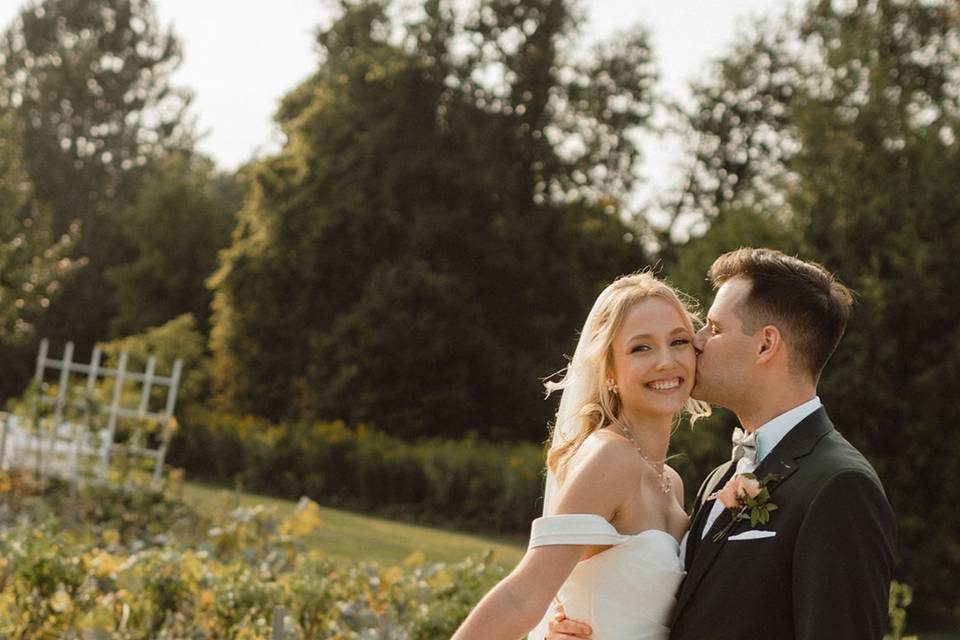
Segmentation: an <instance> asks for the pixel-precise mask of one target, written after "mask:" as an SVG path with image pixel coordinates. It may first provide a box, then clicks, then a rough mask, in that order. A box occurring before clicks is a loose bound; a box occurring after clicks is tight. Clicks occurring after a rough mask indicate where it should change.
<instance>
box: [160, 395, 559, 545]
mask: <svg viewBox="0 0 960 640" xmlns="http://www.w3.org/2000/svg"><path fill="white" fill-rule="evenodd" d="M181 425H182V426H181V429H180V430H179V431H178V433H177V435H176V439H175V440H174V442H173V444H172V446H171V452H170V460H171V462H172V463H173V464H177V465H182V466H183V467H184V468H185V469H186V470H187V472H188V473H189V474H190V475H191V476H193V477H196V478H201V479H203V480H206V481H211V482H216V483H222V484H232V483H234V482H238V481H239V482H241V483H242V485H243V487H244V488H245V489H248V490H251V491H256V492H262V493H267V494H270V495H275V496H278V497H285V498H292V499H296V498H297V497H299V496H301V495H307V496H310V497H311V498H313V499H314V500H317V501H319V502H322V503H326V504H330V505H334V506H341V507H346V508H351V509H358V510H364V511H376V512H378V513H382V514H387V515H392V516H396V517H405V518H410V519H417V520H421V521H428V522H435V523H441V524H457V525H460V526H470V527H479V528H483V529H487V530H495V531H504V532H506V531H512V532H523V533H526V532H527V531H528V529H529V526H530V521H531V520H533V519H534V518H535V517H536V516H538V515H539V511H540V503H539V498H540V496H541V494H542V489H543V479H542V473H541V472H542V469H543V463H544V457H543V450H542V449H541V448H540V447H537V446H536V445H532V444H528V443H510V444H503V443H488V442H482V441H480V440H478V439H476V438H467V439H464V440H460V441H454V440H442V439H432V440H421V441H418V442H416V443H411V442H408V441H406V440H401V439H399V438H394V437H391V436H389V435H387V434H385V433H382V432H380V431H376V430H373V429H369V428H366V427H363V426H360V427H358V428H356V429H352V428H349V427H347V426H346V425H344V424H343V423H342V422H333V423H315V424H311V425H305V424H295V423H284V424H271V423H269V422H268V421H266V420H263V419H260V418H254V417H250V416H236V415H231V414H226V413H217V412H213V411H207V410H203V409H189V410H188V411H186V412H185V414H184V416H182V420H181Z"/></svg>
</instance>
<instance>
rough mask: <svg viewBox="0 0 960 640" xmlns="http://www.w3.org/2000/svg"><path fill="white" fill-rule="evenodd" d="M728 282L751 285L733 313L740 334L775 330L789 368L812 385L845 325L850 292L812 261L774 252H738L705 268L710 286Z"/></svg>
mask: <svg viewBox="0 0 960 640" xmlns="http://www.w3.org/2000/svg"><path fill="white" fill-rule="evenodd" d="M732 278H743V279H745V280H747V281H749V282H750V284H751V287H750V293H749V294H748V295H747V297H746V298H745V299H744V300H743V301H742V302H741V303H740V307H739V309H737V313H738V315H739V317H740V319H741V321H742V322H743V331H744V333H746V334H748V335H752V334H754V333H755V332H756V331H757V330H758V329H760V327H762V326H764V325H774V326H776V327H777V328H778V329H779V330H780V333H781V334H782V335H783V339H784V342H785V343H786V345H787V351H788V353H789V354H790V362H791V368H793V367H796V369H797V370H799V371H802V372H804V373H806V374H807V375H810V376H811V377H812V379H813V381H814V382H816V381H817V380H818V379H819V378H820V372H821V371H823V367H824V365H826V364H827V360H829V359H830V356H831V355H832V354H833V351H834V349H836V348H837V344H838V343H839V342H840V338H841V337H842V336H843V331H844V329H845V328H846V326H847V319H848V318H849V317H850V309H851V307H852V306H853V296H851V295H850V290H849V289H847V288H846V287H845V286H843V285H842V284H841V283H839V282H837V280H836V279H835V278H834V277H833V276H832V275H831V274H830V272H828V271H827V270H826V269H824V268H823V267H822V266H821V265H819V264H817V263H816V262H805V261H803V260H800V259H799V258H795V257H793V256H788V255H786V254H784V253H781V252H779V251H776V250H774V249H737V250H736V251H730V252H729V253H725V254H723V255H722V256H720V257H719V258H717V259H716V260H715V261H714V262H713V265H711V267H710V281H711V282H712V283H713V286H714V288H715V289H716V288H719V287H720V285H722V284H723V283H724V282H726V281H728V280H730V279H732Z"/></svg>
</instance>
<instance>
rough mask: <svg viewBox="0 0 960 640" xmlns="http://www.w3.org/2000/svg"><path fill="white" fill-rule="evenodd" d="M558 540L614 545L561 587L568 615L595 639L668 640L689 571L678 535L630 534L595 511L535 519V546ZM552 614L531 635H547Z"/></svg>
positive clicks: (535, 638)
mask: <svg viewBox="0 0 960 640" xmlns="http://www.w3.org/2000/svg"><path fill="white" fill-rule="evenodd" d="M556 544H602V545H606V544H609V545H613V546H612V547H611V548H609V549H607V550H605V551H602V552H600V553H598V554H597V555H595V556H592V557H590V558H588V559H586V560H582V561H580V562H579V563H577V566H576V567H575V568H574V570H573V572H572V573H571V574H570V577H568V578H567V580H566V582H564V583H563V586H562V587H560V591H559V592H558V593H557V598H558V599H559V600H560V602H561V603H563V607H564V610H565V611H566V615H567V617H568V618H572V619H575V620H580V621H583V622H586V623H588V624H589V625H590V626H591V627H593V639H594V640H666V638H667V636H668V635H669V634H670V627H669V626H668V625H669V624H670V616H671V614H672V612H673V607H674V605H675V604H676V593H677V588H678V587H679V586H680V581H681V580H683V576H684V572H683V564H682V563H681V561H680V545H679V544H678V543H677V540H676V538H674V537H673V536H672V535H670V534H669V533H667V532H666V531H660V530H657V529H649V530H647V531H642V532H640V533H637V534H633V535H624V534H621V533H619V532H617V530H616V529H615V528H614V527H613V525H611V524H610V523H609V522H607V521H606V520H605V519H604V518H602V517H600V516H598V515H593V514H571V515H561V516H544V517H542V518H537V519H536V520H534V521H533V530H532V532H531V535H530V548H531V549H532V548H534V547H542V546H547V545H556ZM552 615H553V611H552V608H551V610H550V611H548V612H547V616H546V617H545V619H544V621H543V622H541V623H540V624H539V625H538V626H537V628H536V629H534V631H533V632H532V633H531V634H530V635H529V636H528V637H529V638H530V639H531V640H542V639H543V637H544V636H545V635H546V620H547V619H549V618H550V617H551V616H552Z"/></svg>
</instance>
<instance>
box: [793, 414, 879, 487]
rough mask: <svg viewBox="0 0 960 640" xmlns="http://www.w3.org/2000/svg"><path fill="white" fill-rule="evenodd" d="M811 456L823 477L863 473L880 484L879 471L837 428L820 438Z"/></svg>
mask: <svg viewBox="0 0 960 640" xmlns="http://www.w3.org/2000/svg"><path fill="white" fill-rule="evenodd" d="M810 457H811V462H812V463H813V465H814V466H816V467H817V468H818V475H820V476H821V478H824V479H826V478H829V477H832V476H835V475H838V474H855V475H856V474H862V475H864V476H867V477H869V478H870V479H871V480H873V481H874V482H876V483H877V484H878V485H879V484H880V478H879V476H878V475H877V471H876V469H874V468H873V465H872V464H870V461H869V460H868V459H867V457H866V456H865V455H863V453H861V452H860V450H859V449H857V448H856V447H855V446H854V445H853V444H852V443H851V442H850V441H849V440H847V439H846V438H845V437H844V436H843V434H842V433H841V432H840V431H839V430H838V429H836V428H834V429H832V430H831V431H830V432H829V433H827V434H826V435H825V436H824V437H823V439H822V440H820V442H819V443H818V444H817V446H816V448H815V449H814V450H813V452H812V455H811V456H810Z"/></svg>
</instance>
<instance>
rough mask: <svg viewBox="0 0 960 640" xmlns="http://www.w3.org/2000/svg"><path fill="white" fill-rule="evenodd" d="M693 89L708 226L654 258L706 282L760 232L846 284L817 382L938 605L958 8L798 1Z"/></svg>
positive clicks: (957, 613)
mask: <svg viewBox="0 0 960 640" xmlns="http://www.w3.org/2000/svg"><path fill="white" fill-rule="evenodd" d="M697 95H698V110H697V111H696V112H694V113H693V114H691V128H692V129H693V130H694V131H696V133H697V135H696V137H695V140H696V149H698V152H697V154H696V157H697V158H698V159H699V160H700V163H699V164H698V165H697V168H696V170H695V172H694V174H693V177H692V179H691V181H690V184H691V185H694V186H695V188H694V187H691V189H690V192H689V193H688V196H687V197H688V198H690V199H691V200H690V202H696V203H699V205H698V206H700V211H701V214H702V215H703V216H706V221H707V222H708V223H709V228H708V230H707V231H706V232H705V234H704V235H703V236H702V237H698V238H696V239H693V240H691V241H689V242H688V243H686V244H683V245H675V246H672V247H671V248H670V250H669V253H671V254H672V255H673V256H675V258H674V259H672V260H671V261H670V262H668V263H667V266H666V270H667V272H668V273H669V274H671V275H674V276H675V277H676V279H677V280H678V281H679V282H681V283H682V284H683V286H684V287H686V288H688V289H689V290H690V291H691V292H692V293H695V294H697V295H700V296H708V295H709V294H708V292H707V291H706V290H705V285H704V281H703V273H704V272H705V270H706V268H707V266H708V265H709V264H710V261H711V260H712V259H713V257H714V256H716V255H718V254H719V253H720V252H722V251H726V250H729V249H732V248H736V247H738V246H743V245H747V244H754V245H768V246H774V247H777V248H780V249H782V250H784V251H787V252H791V253H794V252H798V253H799V254H800V255H802V256H803V257H806V258H812V259H815V260H817V261H819V262H822V263H823V264H825V265H826V266H827V267H828V268H829V269H831V270H832V271H834V272H835V273H836V274H837V275H838V276H839V278H840V279H841V281H843V282H845V283H846V284H847V285H848V286H850V287H851V288H852V289H853V290H854V291H855V293H856V299H857V305H856V308H855V310H854V315H853V318H852V320H851V323H850V326H849V327H848V331H847V335H846V337H845V338H844V340H843V342H842V343H841V345H840V348H839V350H838V352H837V353H836V355H835V356H834V358H833V360H832V362H831V363H830V364H829V365H828V366H827V369H826V371H825V374H824V377H823V379H822V380H821V385H820V394H821V396H822V398H823V400H824V402H825V404H826V405H827V408H828V410H829V411H830V414H831V417H832V418H833V420H834V421H835V422H836V424H837V425H838V428H839V429H840V430H841V431H842V432H843V433H844V434H845V435H846V436H847V437H848V438H849V439H850V440H851V441H853V442H854V443H855V444H856V445H857V446H858V447H859V448H860V449H861V450H862V451H863V452H864V453H865V454H866V455H867V457H868V458H869V459H870V460H871V461H872V462H873V464H874V465H875V466H876V468H877V471H878V473H879V475H880V477H881V479H882V480H883V481H884V483H885V486H886V488H887V491H888V494H889V497H890V501H891V503H892V504H893V507H894V510H895V512H896V513H897V515H898V528H899V543H898V559H899V562H898V569H897V575H898V576H899V577H902V578H903V579H904V580H905V581H906V582H908V583H910V584H913V585H915V588H916V591H915V594H916V601H915V607H914V613H913V616H914V618H915V619H921V620H939V621H941V622H940V624H944V622H943V621H948V620H952V621H954V622H955V621H957V619H958V618H960V610H958V609H957V600H956V597H955V590H954V593H953V594H952V595H947V594H948V592H949V591H950V589H949V588H947V585H950V584H951V583H955V578H954V577H952V576H956V575H957V574H958V573H960V539H958V537H957V535H956V531H957V529H958V527H960V514H958V513H957V510H956V509H955V508H954V506H953V505H954V504H955V503H956V501H957V500H958V499H960V493H958V492H960V484H958V483H957V482H956V480H955V479H954V478H953V476H952V472H951V469H953V468H955V467H956V466H957V465H958V464H960V450H958V449H957V447H956V441H957V440H956V436H955V435H952V434H951V433H950V426H949V425H952V424H955V423H956V422H958V421H960V412H958V410H957V407H956V404H955V403H952V402H951V401H949V400H947V399H948V398H951V397H952V396H953V381H954V380H955V379H956V377H957V374H958V372H960V346H958V345H960V342H958V340H957V337H958V336H957V331H958V327H957V318H958V317H960V305H958V298H957V296H956V291H957V290H958V287H960V269H958V268H957V263H956V260H955V256H956V255H957V253H958V251H960V181H958V180H957V176H958V175H960V143H958V139H957V136H958V135H960V104H958V102H957V96H958V95H960V13H958V12H957V8H956V5H955V4H950V3H938V2H932V3H915V2H906V1H874V2H861V3H857V4H856V5H855V6H850V7H848V8H845V9H839V8H836V7H834V6H833V4H831V3H823V2H821V3H814V4H812V5H811V6H810V7H809V9H808V10H807V11H806V12H805V13H804V14H803V15H802V16H801V18H800V19H798V20H796V21H784V22H783V23H780V24H778V25H776V27H775V28H774V27H771V26H770V25H767V26H763V27H761V28H760V29H758V31H757V32H756V33H755V34H754V36H753V37H752V39H749V40H748V41H745V42H743V43H742V44H741V45H739V46H737V47H736V48H734V50H733V51H732V52H731V54H730V55H729V56H728V57H726V58H724V60H723V61H722V63H721V64H720V65H718V68H717V73H716V74H715V75H714V76H713V78H712V80H710V81H708V82H705V83H704V85H703V86H702V87H701V89H700V90H699V92H698V94H697ZM711 176H712V177H711ZM711 181H712V182H711ZM718 181H719V182H718ZM680 209H681V210H682V209H683V206H681V207H680ZM704 299H706V298H704ZM724 431H725V430H724Z"/></svg>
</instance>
